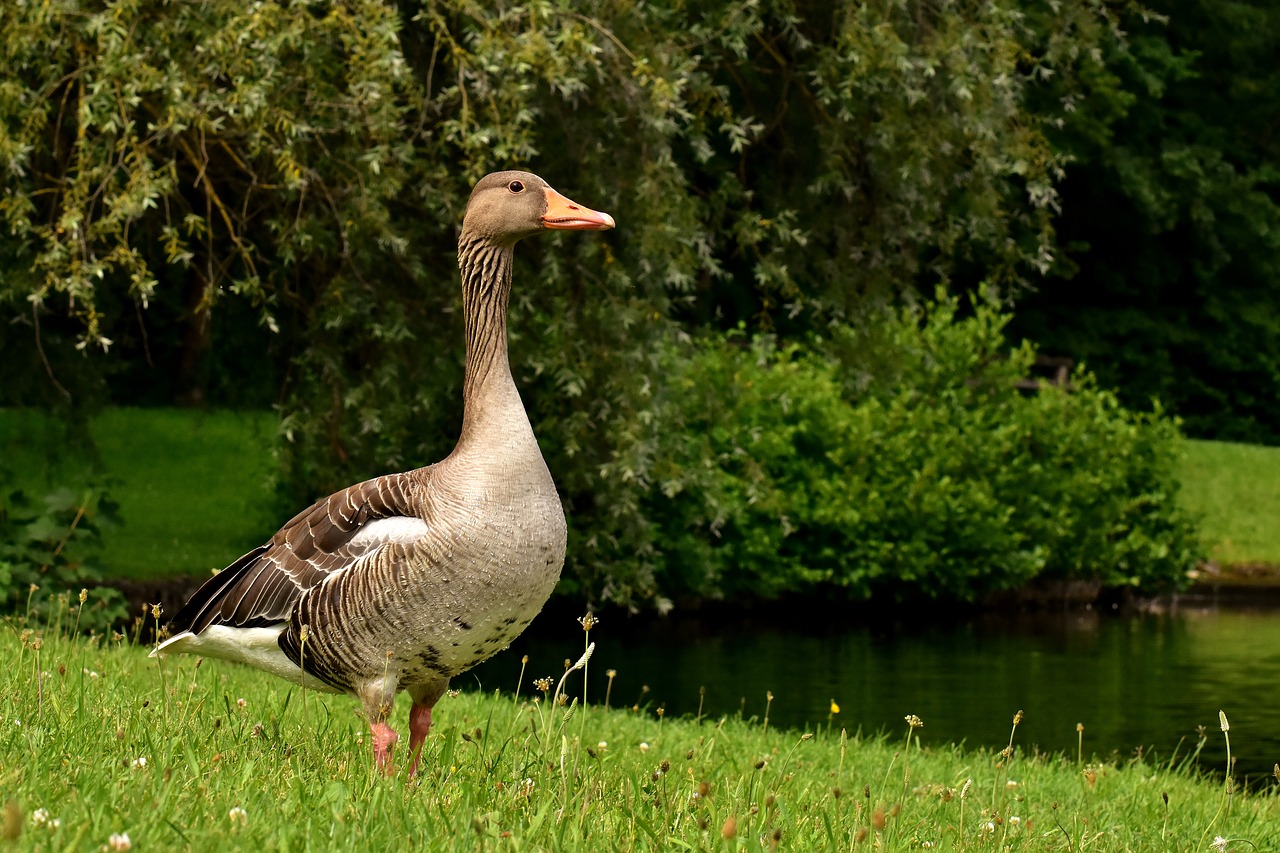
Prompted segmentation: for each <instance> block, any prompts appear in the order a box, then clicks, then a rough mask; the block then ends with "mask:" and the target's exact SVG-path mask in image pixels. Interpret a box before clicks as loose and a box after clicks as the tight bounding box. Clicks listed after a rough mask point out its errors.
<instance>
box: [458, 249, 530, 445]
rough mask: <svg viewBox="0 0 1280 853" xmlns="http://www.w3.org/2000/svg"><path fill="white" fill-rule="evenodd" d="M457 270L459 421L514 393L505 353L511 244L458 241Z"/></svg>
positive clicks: (505, 400) (472, 417)
mask: <svg viewBox="0 0 1280 853" xmlns="http://www.w3.org/2000/svg"><path fill="white" fill-rule="evenodd" d="M458 249H459V251H458V266H459V268H460V270H461V273H462V310H463V317H464V321H465V328H466V365H465V367H464V370H463V391H462V399H463V422H464V424H468V423H472V422H475V421H476V420H477V419H479V418H480V417H481V416H482V415H483V413H484V412H485V410H486V409H488V408H493V407H501V406H502V405H503V404H504V403H508V402H510V399H509V398H510V397H512V396H514V398H515V402H516V404H517V405H518V404H519V395H518V394H515V382H514V380H513V379H512V378H511V365H510V362H509V361H508V356H507V306H508V303H509V302H510V298H511V259H512V255H513V253H512V247H511V246H503V245H493V244H489V243H485V242H480V241H475V242H469V241H467V240H466V237H465V236H464V237H463V239H462V240H460V241H459V246H458Z"/></svg>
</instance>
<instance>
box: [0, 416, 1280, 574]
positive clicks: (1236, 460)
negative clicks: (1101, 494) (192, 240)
mask: <svg viewBox="0 0 1280 853" xmlns="http://www.w3.org/2000/svg"><path fill="white" fill-rule="evenodd" d="M276 425H277V419H276V417H275V415H274V414H272V413H270V412H226V411H213V412H200V411H195V410H190V409H108V410H106V411H104V412H103V413H102V414H100V415H99V416H97V417H96V418H95V419H94V420H93V422H92V425H91V431H92V435H93V438H94V442H95V444H96V448H97V457H96V459H95V456H94V455H93V453H92V452H91V451H90V450H88V449H86V448H77V447H74V446H71V445H69V444H68V443H67V439H66V432H65V430H63V429H61V428H58V427H57V426H56V424H53V423H51V422H50V421H49V420H47V419H46V418H44V417H43V416H41V415H39V414H38V413H33V412H24V411H13V410H5V411H0V450H3V453H4V458H3V461H0V468H4V469H8V470H9V471H11V472H12V473H13V474H14V479H15V481H16V483H15V484H14V485H17V486H19V487H22V488H25V489H27V490H29V491H30V492H31V493H32V494H33V495H37V496H38V495H40V494H43V492H44V491H46V490H48V489H52V488H55V487H58V486H62V485H72V486H75V485H78V484H82V483H83V482H84V481H85V476H86V473H87V472H88V471H90V470H91V469H92V468H93V466H94V465H95V464H100V465H101V467H102V468H103V469H104V470H105V471H106V472H107V473H108V474H109V475H110V476H111V477H112V478H113V480H114V484H113V486H112V489H111V496H112V498H113V499H114V500H116V501H117V502H118V503H119V504H120V510H121V516H122V519H123V521H124V524H123V525H122V526H121V527H120V528H118V529H115V530H110V531H107V532H106V533H105V534H104V540H105V552H104V555H103V562H104V564H105V565H106V566H107V568H108V569H109V570H110V572H111V573H112V574H113V575H116V576H119V577H133V578H150V577H163V576H167V575H174V574H205V573H207V572H208V571H209V570H211V569H214V568H221V567H223V566H225V565H226V564H227V563H229V562H230V561H231V560H233V559H235V558H236V557H237V556H239V555H240V554H241V553H243V552H245V551H247V550H249V549H250V548H252V547H254V546H255V545H257V544H259V543H260V542H261V541H263V539H265V537H267V536H269V535H270V534H271V533H272V532H274V531H275V530H276V529H277V528H278V527H279V525H280V524H281V523H283V522H284V521H285V520H286V518H285V517H284V516H285V515H287V514H288V511H287V510H282V509H281V508H279V507H278V506H277V505H276V503H275V501H274V500H273V493H272V485H271V484H272V478H273V476H274V475H275V473H276V467H275V460H274V458H273V451H274V449H275V447H276V442H277V441H278V440H279V439H278V437H277V434H276ZM1184 447H1185V453H1184V454H1183V457H1182V459H1181V460H1180V464H1179V468H1178V476H1179V479H1180V482H1181V486H1182V488H1181V494H1180V500H1181V501H1182V503H1183V506H1185V507H1186V508H1187V509H1188V510H1189V511H1191V512H1192V513H1193V514H1194V515H1195V517H1196V518H1197V519H1198V520H1199V522H1200V525H1201V531H1202V534H1203V535H1204V537H1205V541H1206V542H1207V543H1208V544H1209V546H1210V553H1211V556H1212V557H1213V559H1215V560H1217V561H1218V562H1219V563H1221V564H1223V565H1224V566H1228V567H1230V566H1236V565H1251V564H1265V565H1271V566H1280V524H1278V523H1277V519H1280V448H1274V447H1262V446H1256V445H1246V444H1232V443H1228V442H1217V441H1195V440H1190V441H1187V442H1185V445H1184Z"/></svg>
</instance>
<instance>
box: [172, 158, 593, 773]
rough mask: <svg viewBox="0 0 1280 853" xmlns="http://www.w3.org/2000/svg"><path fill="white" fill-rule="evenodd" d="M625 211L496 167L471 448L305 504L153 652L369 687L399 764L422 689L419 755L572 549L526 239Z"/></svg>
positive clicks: (467, 271)
mask: <svg viewBox="0 0 1280 853" xmlns="http://www.w3.org/2000/svg"><path fill="white" fill-rule="evenodd" d="M613 225H614V222H613V219H612V217H610V216H609V215H608V214H605V213H598V212H596V211H592V210H589V209H586V208H583V207H581V206H579V205H577V204H575V203H573V202H571V201H569V200H568V199H567V198H565V197H564V196H562V195H560V194H559V193H557V192H556V191H555V190H553V189H551V187H550V186H548V185H547V184H546V182H545V181H543V180H542V179H541V178H539V177H537V176H536V175H533V174H530V173H528V172H497V173H494V174H491V175H488V176H486V177H485V178H483V179H481V180H480V182H479V183H477V184H476V187H475V189H474V190H473V192H472V194H471V199H470V201H469V203H468V205H467V213H466V216H465V218H464V220H463V227H462V232H461V235H460V237H459V241H458V263H459V267H460V270H461V274H462V288H463V307H464V315H465V318H466V367H465V378H464V383H463V385H464V390H463V425H462V434H461V436H460V437H459V439H458V443H457V445H456V447H455V448H454V450H453V452H452V453H450V454H449V456H448V457H446V458H445V459H443V460H441V461H440V462H437V463H436V464H434V465H429V466H427V467H425V468H419V469H416V470H414V471H408V472H404V473H398V474H388V475H386V476H382V477H375V478H374V479H371V480H366V481H365V482H363V483H358V484H356V485H354V486H351V487H349V488H347V489H344V490H342V491H340V492H337V493H335V494H333V495H330V496H329V497H327V498H323V499H321V500H319V501H317V502H316V503H314V504H313V505H311V506H310V507H308V508H307V509H305V510H303V511H302V512H300V513H298V515H296V516H294V518H293V519H292V520H290V521H289V522H288V523H286V524H285V525H284V526H283V527H282V528H280V530H279V531H278V532H277V533H276V534H275V535H274V536H273V537H272V538H271V539H270V541H268V542H266V543H265V544H263V545H261V546H259V547H258V548H255V549H254V550H253V551H250V552H249V553H247V554H245V555H244V556H243V557H241V558H240V559H238V560H236V561H235V562H234V563H232V564H231V565H230V566H228V567H227V568H226V569H225V570H223V571H222V572H221V573H219V574H218V575H216V576H215V577H213V578H212V579H211V580H209V581H208V582H207V583H206V584H205V585H204V586H203V587H201V588H200V589H199V590H198V591H197V592H196V593H195V594H194V595H193V596H192V597H191V599H190V600H189V601H188V602H187V603H186V605H185V606H184V607H183V608H182V609H181V610H180V611H179V612H178V614H177V615H176V616H175V617H174V619H173V620H172V622H171V623H170V630H171V632H172V636H171V637H170V638H169V639H168V640H166V641H165V642H163V643H161V644H160V645H159V646H158V647H157V648H156V649H155V651H154V652H153V653H152V654H153V656H154V655H157V654H161V655H163V654H169V653H174V652H187V653H193V654H199V655H207V656H211V657H218V658H224V659H228V660H235V661H240V662H242V663H247V664H249V665H251V666H255V667H258V668H259V669H262V670H265V671H267V672H270V673H272V674H274V675H278V676H280V677H282V678H286V679H289V680H290V681H294V682H296V683H299V684H303V685H305V686H307V687H308V688H314V689H317V690H328V691H333V692H340V693H351V694H354V695H355V696H356V697H357V698H358V699H359V700H360V702H361V704H362V706H363V708H364V713H365V716H366V718H367V719H368V721H369V725H370V729H371V731H372V734H373V744H374V755H375V758H376V760H377V762H378V764H379V765H380V766H381V767H382V768H383V769H384V771H387V772H390V768H391V749H392V747H393V746H394V744H395V742H396V740H397V735H396V733H395V732H394V731H393V730H392V729H391V728H390V726H389V725H388V724H387V717H388V716H389V714H390V712H391V707H392V704H393V702H394V700H395V695H396V693H397V692H399V691H400V690H406V691H408V693H409V695H410V698H411V699H412V701H413V708H412V710H411V712H410V752H411V755H412V763H411V767H410V771H411V772H413V771H414V770H416V765H417V755H418V751H419V750H420V748H421V745H422V741H423V739H424V738H425V736H426V733H427V730H428V729H429V728H430V725H431V708H432V706H433V705H434V704H435V703H436V701H437V700H438V699H439V698H440V696H441V695H442V694H443V693H444V691H445V690H446V689H447V687H448V684H449V679H450V678H452V677H453V676H455V675H458V674H459V673H462V672H465V671H466V670H468V669H470V668H471V667H473V666H475V665H476V664H478V663H480V662H481V661H483V660H486V659H488V658H489V657H491V656H492V655H494V654H495V653H496V652H498V651H500V650H502V649H503V648H505V647H506V646H507V645H508V644H509V643H510V642H511V641H512V640H513V639H514V638H515V637H517V636H518V635H519V634H520V632H521V631H523V630H524V628H525V627H526V626H527V625H528V624H529V622H530V621H532V619H533V617H534V616H536V615H537V613H538V612H539V611H540V610H541V609H542V606H543V604H544V603H545V602H546V600H547V598H548V597H549V596H550V595H551V591H552V589H553V588H554V587H555V584H556V581H557V580H558V579H559V577H560V569H561V567H562V565H563V563H564V556H565V534H566V530H565V518H564V511H563V508H562V506H561V504H560V499H559V496H558V495H557V494H556V489H555V484H554V482H553V481H552V479H551V473H550V471H548V469H547V465H546V462H545V461H543V458H542V453H541V452H540V450H539V449H538V444H537V441H536V439H535V438H534V434H533V429H532V427H531V426H530V424H529V418H528V416H527V414H526V413H525V409H524V405H523V403H522V402H521V400H520V395H519V392H518V391H517V390H516V386H515V382H514V380H513V379H512V376H511V371H510V367H509V364H508V361H507V340H506V314H507V304H508V298H509V294H510V282H511V258H512V250H513V248H514V246H515V243H516V241H518V240H519V239H521V238H523V237H526V236H529V235H531V234H533V233H536V232H537V231H539V230H542V229H544V228H559V229H572V230H604V229H608V228H612V227H613Z"/></svg>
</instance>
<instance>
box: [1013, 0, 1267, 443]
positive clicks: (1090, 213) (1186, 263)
mask: <svg viewBox="0 0 1280 853" xmlns="http://www.w3.org/2000/svg"><path fill="white" fill-rule="evenodd" d="M1152 5H1153V6H1155V7H1156V8H1157V9H1159V10H1160V11H1161V12H1164V13H1165V14H1166V15H1167V19H1161V20H1150V21H1147V22H1145V23H1141V22H1134V23H1133V30H1132V32H1131V33H1130V36H1129V47H1130V49H1128V50H1126V51H1122V52H1119V53H1110V54H1109V55H1108V57H1107V63H1106V69H1105V74H1101V75H1097V76H1095V77H1093V78H1091V80H1092V84H1093V87H1094V93H1093V95H1092V96H1091V98H1090V99H1089V100H1088V101H1087V102H1085V103H1083V104H1081V109H1080V111H1079V113H1077V114H1076V116H1073V117H1072V118H1071V119H1070V120H1069V122H1068V124H1067V126H1066V128H1064V130H1063V133H1062V137H1061V138H1060V139H1058V140H1057V145H1056V147H1058V148H1060V149H1062V150H1065V151H1068V152H1070V153H1071V154H1072V155H1073V158H1074V160H1075V161H1076V162H1075V163H1074V164H1073V165H1071V166H1069V167H1068V169H1067V177H1066V180H1065V181H1064V183H1063V184H1062V185H1061V192H1062V194H1063V198H1064V215H1063V216H1062V218H1061V219H1060V220H1059V223H1058V224H1059V228H1060V236H1061V241H1062V243H1063V245H1064V247H1065V248H1066V250H1067V252H1066V257H1067V260H1068V262H1069V263H1068V264H1067V266H1066V267H1065V268H1064V269H1062V270H1061V272H1062V273H1064V274H1066V275H1069V276H1070V278H1069V280H1063V279H1056V280H1050V281H1048V282H1046V283H1045V284H1044V285H1043V286H1042V288H1041V290H1040V292H1039V293H1037V294H1034V295H1032V296H1030V297H1029V298H1027V299H1025V300H1023V301H1022V302H1021V303H1020V305H1019V311H1018V318H1017V320H1016V321H1015V328H1016V329H1017V331H1018V332H1019V333H1021V334H1027V335H1030V336H1033V337H1034V338H1036V339H1037V340H1038V341H1040V342H1042V343H1043V344H1044V345H1045V347H1046V348H1047V349H1049V350H1051V351H1053V352H1055V353H1057V354H1060V355H1068V356H1072V357H1074V358H1076V359H1083V360H1086V361H1087V362H1088V363H1089V365H1090V367H1091V368H1092V369H1094V370H1095V371H1097V373H1098V375H1099V377H1100V378H1101V379H1102V381H1104V382H1106V383H1107V384H1109V385H1113V386H1115V387H1116V388H1118V389H1119V393H1120V395H1121V399H1122V400H1123V401H1124V402H1125V403H1126V404H1127V405H1129V406H1133V407H1143V408H1145V407H1149V406H1150V404H1151V400H1152V399H1153V398H1156V399H1159V400H1161V401H1163V402H1164V403H1165V404H1166V405H1168V406H1169V407H1170V408H1172V409H1173V410H1174V411H1176V412H1177V413H1178V414H1179V415H1180V416H1181V417H1182V418H1183V419H1184V422H1185V424H1186V426H1187V429H1188V431H1189V432H1190V433H1192V434H1193V435H1197V436H1202V437H1210V438H1219V439H1234V440H1243V441H1262V442H1267V443H1275V442H1277V441H1280V300H1278V299H1277V296H1278V294H1277V289H1276V285H1277V282H1278V281H1280V183H1278V181H1277V178H1278V176H1277V172H1276V163H1277V162H1278V158H1280V143H1277V137H1276V134H1275V128H1276V126H1277V122H1278V121H1280V85H1278V84H1277V79H1276V78H1277V71H1276V63H1275V52H1276V44H1277V40H1278V39H1280V11H1278V10H1277V9H1276V8H1275V5H1274V4H1272V3H1266V2H1253V1H1252V0H1239V2H1237V1H1236V0H1233V2H1201V0H1177V2H1172V0H1164V2H1159V3H1154V4H1152ZM1100 119H1101V120H1100Z"/></svg>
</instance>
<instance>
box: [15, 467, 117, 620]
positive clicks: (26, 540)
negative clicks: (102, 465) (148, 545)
mask: <svg viewBox="0 0 1280 853" xmlns="http://www.w3.org/2000/svg"><path fill="white" fill-rule="evenodd" d="M116 522H117V518H116V507H115V505H114V504H113V503H112V502H111V500H110V498H108V497H107V496H106V490H105V488H104V487H103V486H102V485H101V484H94V485H92V486H90V487H88V488H87V489H85V490H84V491H83V492H81V493H74V492H72V491H71V490H69V489H55V490H54V491H52V492H50V493H49V494H48V495H45V496H44V497H43V498H42V499H39V500H33V499H32V498H30V497H29V496H28V495H27V494H25V493H24V492H21V491H14V492H11V493H9V494H6V495H0V610H3V611H4V612H7V613H14V612H17V613H25V614H28V615H30V616H36V615H40V616H42V617H44V618H50V617H52V616H53V615H54V613H53V611H54V610H62V609H63V608H66V607H67V606H68V602H69V601H70V600H72V599H73V598H74V597H75V596H76V595H78V594H79V593H80V591H81V590H82V589H86V588H92V589H94V593H93V604H92V605H90V606H89V607H88V608H85V607H84V606H83V605H84V603H85V602H84V599H83V598H82V599H81V600H80V602H79V603H80V605H81V606H80V607H79V608H75V607H74V605H73V608H74V609H75V611H76V613H77V616H78V617H79V618H78V619H77V624H78V625H79V626H80V627H82V628H86V629H88V628H98V629H102V628H105V627H107V626H109V625H111V624H113V623H114V622H118V621H120V620H121V619H122V618H123V617H124V615H125V603H124V598H123V596H121V594H120V593H119V592H118V591H116V590H114V589H97V587H98V586H99V584H101V583H102V581H103V572H102V569H101V567H100V566H99V565H98V564H97V562H96V556H97V552H98V550H99V548H100V546H101V537H102V531H103V530H104V529H107V528H110V527H111V526H112V525H113V524H115V523H116Z"/></svg>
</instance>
